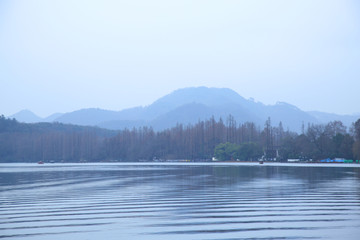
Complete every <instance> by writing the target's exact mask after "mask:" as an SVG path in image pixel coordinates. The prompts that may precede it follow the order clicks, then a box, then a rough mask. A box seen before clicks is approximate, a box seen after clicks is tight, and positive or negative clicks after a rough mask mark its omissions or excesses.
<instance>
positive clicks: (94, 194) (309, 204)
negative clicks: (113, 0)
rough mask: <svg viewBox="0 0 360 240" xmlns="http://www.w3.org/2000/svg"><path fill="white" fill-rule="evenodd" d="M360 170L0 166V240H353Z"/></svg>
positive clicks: (359, 219)
mask: <svg viewBox="0 0 360 240" xmlns="http://www.w3.org/2000/svg"><path fill="white" fill-rule="evenodd" d="M359 180H360V168H357V167H346V168H345V167H324V166H323V167H314V165H308V166H306V165H302V167H294V166H269V165H250V164H249V165H244V164H242V165H239V164H219V163H216V164H189V163H187V164H169V163H166V164H45V165H36V164H0V183H1V186H0V238H6V239H26V240H27V239H65V238H68V239H107V240H110V239H211V240H215V239H228V240H230V239H231V240H232V239H359V236H360V187H359Z"/></svg>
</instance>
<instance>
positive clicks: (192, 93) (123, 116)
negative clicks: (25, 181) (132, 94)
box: [15, 87, 360, 132]
mask: <svg viewBox="0 0 360 240" xmlns="http://www.w3.org/2000/svg"><path fill="white" fill-rule="evenodd" d="M18 114H19V115H16V117H15V118H16V119H18V117H19V119H22V120H23V119H25V118H24V117H23V118H21V116H22V115H21V114H20V113H18ZM27 114H28V115H29V116H30V115H31V114H30V113H29V112H28V113H27ZM24 115H26V114H24ZM229 115H232V116H233V117H234V119H235V120H236V122H237V123H238V124H239V123H244V122H254V123H255V124H256V125H258V126H259V127H260V128H262V127H263V126H264V123H265V121H266V120H267V119H268V118H269V117H270V118H271V122H272V125H273V126H277V125H278V124H279V123H280V122H282V125H283V127H284V129H285V130H286V129H289V130H291V131H296V132H300V131H301V128H302V126H303V125H305V126H307V124H308V123H315V124H318V123H328V122H329V121H334V120H340V121H342V122H343V123H344V124H345V125H346V126H350V125H351V123H352V122H355V121H356V120H357V119H358V118H359V117H360V116H343V115H335V114H328V113H321V112H305V111H302V110H301V109H299V108H297V107H296V106H294V105H291V104H288V103H284V102H278V103H276V104H275V105H264V104H262V103H260V102H255V101H254V100H251V99H250V100H248V99H245V98H243V97H242V96H240V95H239V94H238V93H236V92H235V91H233V90H231V89H228V88H207V87H193V88H183V89H179V90H176V91H174V92H172V93H170V94H168V95H166V96H164V97H162V98H160V99H158V100H156V101H155V102H154V103H152V104H150V105H149V106H145V107H134V108H129V109H125V110H122V111H110V110H104V109H98V108H89V109H80V110H78V111H74V112H70V113H65V114H60V115H59V116H56V115H55V116H52V117H50V116H49V117H48V118H46V119H41V118H40V120H39V117H37V118H36V115H35V117H34V116H33V118H32V122H36V121H56V122H61V123H70V124H77V125H86V126H98V127H102V128H107V129H113V130H116V129H124V128H129V129H131V128H133V127H142V126H152V127H153V128H154V129H155V130H163V129H166V128H171V127H173V126H175V125H176V124H177V123H181V124H184V125H187V124H194V123H196V122H198V121H199V120H206V119H209V118H211V117H214V118H215V119H216V120H218V119H219V118H222V119H223V121H224V122H225V123H226V121H227V118H228V116H229ZM19 119H18V120H19ZM29 119H30V117H28V118H27V121H29ZM30 120H31V119H30ZM23 121H24V120H23Z"/></svg>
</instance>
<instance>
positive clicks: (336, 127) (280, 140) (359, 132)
mask: <svg viewBox="0 0 360 240" xmlns="http://www.w3.org/2000/svg"><path fill="white" fill-rule="evenodd" d="M214 156H215V157H216V158H218V159H219V160H234V159H239V160H244V161H252V160H257V159H258V158H259V157H261V156H264V157H265V158H271V159H274V158H276V159H277V160H278V161H285V160H287V159H289V158H298V159H305V160H306V159H314V160H320V159H324V158H335V157H338V158H346V159H360V119H359V120H357V121H356V122H355V123H353V125H352V127H351V128H349V129H347V128H346V127H345V126H344V125H343V124H342V122H340V121H333V122H330V123H328V124H311V125H308V126H307V127H306V129H305V127H303V131H302V133H295V132H291V131H289V130H284V128H283V126H282V123H281V122H280V123H278V124H277V125H276V126H273V125H272V123H271V119H270V118H269V119H268V120H267V121H266V122H265V124H264V126H262V127H260V126H256V125H255V124H254V123H251V122H245V123H237V122H236V120H235V119H234V117H232V116H231V115H230V116H228V117H227V119H226V120H225V121H224V120H223V119H221V118H220V119H218V120H216V119H215V118H214V117H212V118H210V119H208V120H206V121H199V122H198V123H197V124H194V125H183V124H177V125H176V126H174V127H173V128H170V129H166V130H163V131H159V132H156V131H154V130H153V129H152V128H151V127H140V128H133V129H125V130H119V131H113V130H105V129H100V128H97V127H83V126H76V125H69V124H61V123H36V124H25V123H19V122H17V121H16V120H15V119H7V118H5V117H4V116H0V161H1V162H36V161H55V162H60V161H64V162H73V161H151V160H166V159H189V160H194V161H203V160H210V159H212V158H213V157H214Z"/></svg>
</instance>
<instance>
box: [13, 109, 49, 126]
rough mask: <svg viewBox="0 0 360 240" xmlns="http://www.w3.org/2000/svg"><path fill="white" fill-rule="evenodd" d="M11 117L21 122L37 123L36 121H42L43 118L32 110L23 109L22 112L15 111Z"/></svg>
mask: <svg viewBox="0 0 360 240" xmlns="http://www.w3.org/2000/svg"><path fill="white" fill-rule="evenodd" d="M9 117H10V118H15V119H16V120H18V121H19V122H25V123H36V122H41V121H42V120H43V119H42V118H41V117H39V116H37V115H36V114H34V113H33V112H31V111H30V110H21V111H20V112H18V113H15V114H13V115H11V116H9Z"/></svg>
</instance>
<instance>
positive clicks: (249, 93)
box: [0, 0, 360, 117]
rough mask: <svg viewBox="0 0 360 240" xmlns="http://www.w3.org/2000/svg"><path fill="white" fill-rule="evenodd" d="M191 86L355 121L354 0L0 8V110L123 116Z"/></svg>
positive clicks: (358, 6)
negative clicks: (221, 89)
mask: <svg viewBox="0 0 360 240" xmlns="http://www.w3.org/2000/svg"><path fill="white" fill-rule="evenodd" d="M195 86H207V87H226V88H231V89H233V90H235V91H236V92H238V93H239V94H240V95H242V96H243V97H245V98H250V97H252V98H254V99H255V100H256V101H260V102H263V103H265V104H275V103H276V102H277V101H283V102H287V103H290V104H294V105H296V106H298V107H299V108H300V109H302V110H306V111H307V110H319V111H324V112H330V113H339V114H352V113H359V112H360V1H358V0H337V1H335V0H293V1H289V0H276V1H270V0H263V1H260V0H248V1H240V0H239V1H235V0H234V1H227V0H221V1H219V0H217V1H211V0H204V1H199V0H189V1H188V0H181V1H169V0H151V1H149V0H129V1H120V0H98V1H89V0H83V1H80V0H51V1H49V0H42V1H40V0H1V1H0V91H1V92H0V114H4V115H5V116H8V115H11V114H14V113H16V112H18V111H20V110H22V109H29V110H31V111H33V112H34V113H36V114H37V115H39V116H41V117H45V116H47V115H50V114H52V113H55V112H70V111H74V110H78V109H81V108H89V107H96V108H103V109H109V110H122V109H124V108H129V107H134V106H145V105H149V104H151V103H152V102H153V101H155V100H156V99H158V98H160V97H162V96H164V95H166V94H168V93H170V92H172V91H174V90H176V89H179V88H184V87H195Z"/></svg>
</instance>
